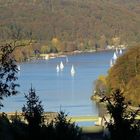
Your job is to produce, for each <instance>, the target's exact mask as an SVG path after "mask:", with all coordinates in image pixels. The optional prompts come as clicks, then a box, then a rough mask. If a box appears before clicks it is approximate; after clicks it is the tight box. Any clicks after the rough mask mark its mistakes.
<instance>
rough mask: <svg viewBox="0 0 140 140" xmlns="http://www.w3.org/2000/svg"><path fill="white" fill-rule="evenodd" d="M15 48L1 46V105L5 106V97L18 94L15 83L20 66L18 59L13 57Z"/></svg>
mask: <svg viewBox="0 0 140 140" xmlns="http://www.w3.org/2000/svg"><path fill="white" fill-rule="evenodd" d="M13 51H14V48H13V47H12V46H11V45H3V46H0V107H2V106H3V104H2V103H1V100H3V98H4V97H8V96H11V95H15V94H17V93H18V92H17V90H16V87H18V86H19V85H18V84H16V83H15V81H16V80H17V76H16V74H17V72H18V68H17V65H16V61H15V60H14V58H13V57H12V52H13Z"/></svg>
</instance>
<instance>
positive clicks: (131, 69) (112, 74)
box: [107, 46, 140, 105]
mask: <svg viewBox="0 0 140 140" xmlns="http://www.w3.org/2000/svg"><path fill="white" fill-rule="evenodd" d="M139 75H140V47H139V46H136V47H133V48H130V49H129V50H127V51H126V52H125V53H124V54H123V55H122V56H121V57H119V58H118V59H117V61H116V63H115V65H114V66H113V67H111V69H110V70H109V72H108V76H107V86H108V89H109V91H111V90H112V89H118V88H119V89H123V90H124V91H125V96H126V98H127V97H128V99H136V100H137V101H135V103H136V102H137V105H138V103H139V102H138V97H139V88H138V87H137V88H136V86H137V85H138V83H139ZM136 81H137V82H136ZM134 83H135V84H134ZM132 85H134V86H132ZM134 87H135V88H134ZM131 91H133V92H131ZM132 97H133V98H132Z"/></svg>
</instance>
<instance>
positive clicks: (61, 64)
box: [60, 61, 64, 71]
mask: <svg viewBox="0 0 140 140" xmlns="http://www.w3.org/2000/svg"><path fill="white" fill-rule="evenodd" d="M60 69H61V71H62V70H63V69H64V65H63V62H62V61H61V62H60Z"/></svg>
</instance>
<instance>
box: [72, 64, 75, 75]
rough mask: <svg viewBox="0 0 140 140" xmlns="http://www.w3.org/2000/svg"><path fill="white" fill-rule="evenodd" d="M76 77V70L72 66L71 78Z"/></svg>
mask: <svg viewBox="0 0 140 140" xmlns="http://www.w3.org/2000/svg"><path fill="white" fill-rule="evenodd" d="M74 75H75V69H74V66H73V65H72V67H71V76H74Z"/></svg>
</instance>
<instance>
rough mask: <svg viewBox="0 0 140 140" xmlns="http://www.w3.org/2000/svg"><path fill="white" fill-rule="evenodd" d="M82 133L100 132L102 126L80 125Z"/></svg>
mask: <svg viewBox="0 0 140 140" xmlns="http://www.w3.org/2000/svg"><path fill="white" fill-rule="evenodd" d="M81 128H82V132H83V133H102V132H103V126H96V125H95V126H88V127H84V126H83V127H81Z"/></svg>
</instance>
